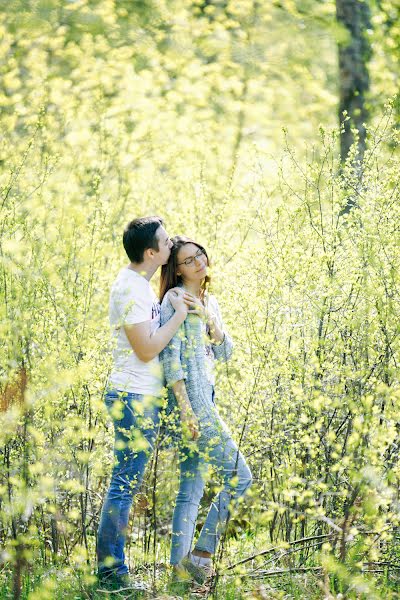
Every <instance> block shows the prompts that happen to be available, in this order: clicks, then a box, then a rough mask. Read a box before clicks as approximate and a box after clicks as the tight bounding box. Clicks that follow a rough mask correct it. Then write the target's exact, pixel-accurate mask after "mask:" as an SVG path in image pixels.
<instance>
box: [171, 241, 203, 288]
mask: <svg viewBox="0 0 400 600" xmlns="http://www.w3.org/2000/svg"><path fill="white" fill-rule="evenodd" d="M176 262H177V267H176V269H177V270H176V274H177V275H181V276H182V279H183V280H184V281H201V280H202V279H204V277H205V276H206V275H207V267H208V260H207V257H206V255H205V254H204V253H203V252H202V250H200V248H199V247H198V246H196V245H195V244H190V243H189V244H185V245H184V246H181V248H179V251H178V255H177V261H176Z"/></svg>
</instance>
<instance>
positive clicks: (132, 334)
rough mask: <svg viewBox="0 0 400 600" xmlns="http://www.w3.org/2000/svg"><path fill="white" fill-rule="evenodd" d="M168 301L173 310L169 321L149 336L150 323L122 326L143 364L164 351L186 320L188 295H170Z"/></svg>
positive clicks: (191, 300) (189, 301) (190, 300)
mask: <svg viewBox="0 0 400 600" xmlns="http://www.w3.org/2000/svg"><path fill="white" fill-rule="evenodd" d="M170 301H171V304H172V306H173V307H174V309H175V313H174V314H173V315H172V317H171V318H170V320H169V321H167V323H165V325H163V326H162V327H160V328H159V329H157V331H155V332H154V333H153V335H151V321H144V322H143V323H135V324H134V325H124V330H125V333H126V337H127V338H128V341H129V343H130V345H131V346H132V348H133V350H134V351H135V354H136V356H137V357H138V358H139V359H140V360H141V361H143V362H149V361H150V360H152V359H153V358H155V357H156V356H157V355H158V354H160V352H161V350H164V348H165V346H166V345H167V344H168V342H170V341H171V339H172V338H173V336H174V334H175V332H176V331H177V329H178V328H179V326H180V325H181V324H182V323H183V321H184V320H185V319H186V315H187V312H188V303H192V302H193V297H192V296H191V295H190V294H187V293H185V294H182V293H180V294H178V295H176V296H175V295H173V294H171V295H170Z"/></svg>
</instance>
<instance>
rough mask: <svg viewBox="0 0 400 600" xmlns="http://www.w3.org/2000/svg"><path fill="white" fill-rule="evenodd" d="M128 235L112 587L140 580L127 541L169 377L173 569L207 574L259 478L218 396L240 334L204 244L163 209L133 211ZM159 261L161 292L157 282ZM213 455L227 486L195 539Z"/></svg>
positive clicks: (119, 294)
mask: <svg viewBox="0 0 400 600" xmlns="http://www.w3.org/2000/svg"><path fill="white" fill-rule="evenodd" d="M123 243H124V248H125V251H126V253H127V255H128V257H129V260H130V264H129V265H128V266H127V267H124V268H123V269H121V271H120V272H119V274H118V276H117V279H116V280H115V282H114V284H113V286H112V289H111V295H110V323H111V327H112V330H113V335H114V337H115V340H114V342H115V344H114V350H113V369H112V372H111V375H110V378H109V382H108V387H107V392H106V395H105V403H106V406H107V409H108V411H109V414H110V415H111V417H112V419H113V423H114V429H115V448H114V455H115V462H114V467H113V471H112V475H111V482H110V486H109V489H108V492H107V494H106V497H105V501H104V504H103V507H102V512H101V517H100V525H99V530H98V540H97V558H98V578H99V581H100V584H101V585H102V586H104V587H107V588H113V589H118V588H119V587H125V588H126V587H132V588H135V587H136V588H139V587H140V584H139V582H135V581H132V580H131V579H130V577H129V572H128V567H127V565H126V563H125V555H124V545H125V538H126V533H127V527H128V520H129V511H130V507H131V504H132V500H133V497H134V495H135V493H136V492H137V491H138V489H139V487H140V484H141V481H142V478H143V475H144V471H145V466H146V463H147V461H148V459H149V456H150V453H151V450H152V448H153V447H154V443H155V440H156V437H157V433H158V431H159V420H160V410H161V406H162V404H163V401H162V389H163V387H164V386H166V387H167V390H168V408H167V412H168V411H169V412H170V413H171V414H170V417H171V418H170V421H173V420H174V418H175V419H176V420H177V421H178V429H179V431H180V433H179V434H178V437H180V444H179V445H180V453H179V457H180V483H179V491H178V495H177V497H176V502H175V508H174V514H173V521H172V546H171V560H170V562H171V565H172V567H173V575H172V579H173V581H174V582H177V583H178V584H179V582H189V583H190V582H197V583H203V582H204V581H205V580H206V578H207V577H208V576H210V575H211V573H212V560H213V556H214V555H215V552H216V549H217V544H218V540H219V537H220V535H221V533H222V532H223V530H224V526H225V525H226V522H227V520H228V516H229V510H230V508H231V504H232V502H235V501H237V500H238V499H239V498H240V497H241V496H242V495H243V494H244V493H245V492H246V490H247V489H248V488H249V486H250V484H251V473H250V470H249V468H248V466H247V464H246V462H245V459H244V457H243V456H242V454H241V452H240V451H239V450H238V448H237V446H236V444H235V442H234V441H233V440H232V437H231V435H230V433H229V431H228V429H227V427H226V425H225V423H224V422H223V421H222V419H221V417H220V416H219V414H218V410H217V408H216V405H215V402H214V384H215V373H214V362H215V360H223V361H226V360H227V359H228V358H229V357H230V355H231V352H232V341H231V339H230V337H229V336H228V334H227V333H226V332H225V331H224V329H223V325H222V320H221V315H220V311H219V307H218V303H217V300H216V299H215V297H214V296H212V295H210V294H209V293H208V285H209V281H210V279H209V275H208V273H207V270H208V267H209V260H208V256H207V252H206V250H205V248H204V247H203V246H201V245H200V244H198V243H197V242H195V241H193V240H191V239H189V238H187V237H185V236H176V237H175V238H172V239H171V238H170V237H169V236H168V234H167V232H166V230H165V229H164V226H163V221H162V220H161V219H160V218H159V217H144V218H139V219H135V220H133V221H131V222H130V223H129V224H128V225H127V227H126V229H125V231H124V235H123ZM159 267H161V278H160V299H158V298H157V296H156V295H155V293H154V292H153V290H152V288H151V286H150V279H151V278H152V276H153V275H154V273H155V272H156V271H157V269H158V268H159ZM160 302H161V305H160ZM174 416H175V417H174ZM208 465H212V466H213V467H214V468H215V469H216V472H217V475H218V477H219V479H220V482H221V487H222V489H221V491H220V492H219V493H218V495H217V496H216V498H214V499H213V502H212V504H211V506H210V508H209V511H208V515H207V519H206V521H205V523H204V525H203V528H202V530H201V532H200V535H199V537H198V539H197V541H196V543H195V545H194V547H192V545H193V540H194V533H195V526H196V519H197V513H198V509H199V504H200V500H201V498H202V495H203V490H204V475H205V472H206V470H207V467H208Z"/></svg>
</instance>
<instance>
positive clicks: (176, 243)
mask: <svg viewBox="0 0 400 600" xmlns="http://www.w3.org/2000/svg"><path fill="white" fill-rule="evenodd" d="M171 241H172V243H173V246H172V248H171V254H170V257H169V259H168V262H167V264H166V265H163V266H162V267H161V277H160V302H162V300H163V298H164V296H165V294H166V293H167V292H168V290H170V289H171V288H174V287H176V286H177V285H179V284H181V283H182V277H181V276H180V275H177V274H176V272H177V270H178V264H177V263H178V252H179V250H180V249H181V248H182V246H185V245H186V244H194V245H195V246H197V247H198V248H199V249H200V250H201V251H202V252H203V253H204V254H205V256H206V258H207V262H208V264H210V259H209V258H208V254H207V252H206V249H205V248H204V247H203V246H201V245H200V244H198V243H197V242H195V241H194V240H192V239H191V238H188V237H186V235H176V236H175V237H174V238H172V239H171ZM210 281H211V279H210V277H209V276H208V275H206V276H205V278H204V280H203V282H202V284H201V295H202V296H203V295H204V292H205V291H206V289H207V288H208V286H209V285H210Z"/></svg>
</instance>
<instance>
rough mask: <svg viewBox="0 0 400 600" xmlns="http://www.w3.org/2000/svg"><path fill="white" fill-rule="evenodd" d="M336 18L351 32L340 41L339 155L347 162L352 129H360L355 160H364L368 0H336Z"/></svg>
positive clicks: (369, 52)
mask: <svg viewBox="0 0 400 600" xmlns="http://www.w3.org/2000/svg"><path fill="white" fill-rule="evenodd" d="M336 18H337V21H338V23H340V24H341V25H342V26H343V27H344V28H345V30H346V31H347V32H348V39H347V40H346V41H344V42H339V94H340V98H339V122H340V125H341V126H342V125H343V127H344V131H343V132H342V134H341V137H340V155H341V158H342V161H343V162H344V161H345V160H346V158H347V155H348V153H349V149H350V147H351V145H352V143H353V142H354V138H353V134H352V132H351V128H355V129H357V130H358V148H357V154H356V160H357V161H358V162H359V163H361V162H362V159H363V156H364V151H365V141H366V131H365V123H366V121H367V117H368V110H367V108H366V105H365V94H366V93H367V92H368V90H369V73H368V68H367V62H368V60H369V58H370V55H371V45H370V43H369V41H368V38H367V30H368V29H371V19H370V10H369V6H368V0H364V1H363V0H336ZM343 113H345V115H344V114H343ZM347 117H350V118H349V119H348V118H347Z"/></svg>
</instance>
